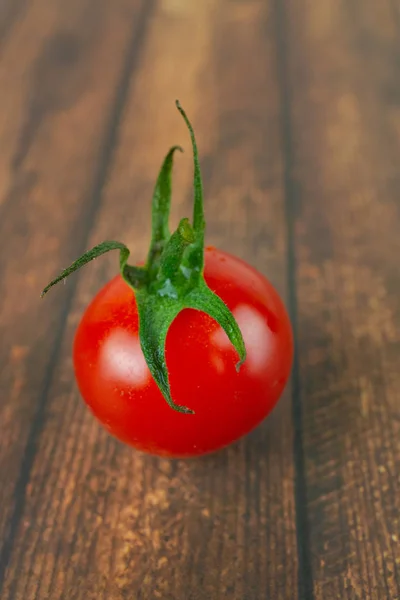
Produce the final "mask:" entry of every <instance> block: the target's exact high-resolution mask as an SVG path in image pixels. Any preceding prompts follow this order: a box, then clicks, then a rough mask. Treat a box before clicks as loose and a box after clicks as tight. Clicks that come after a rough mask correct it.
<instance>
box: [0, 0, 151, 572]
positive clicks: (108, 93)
mask: <svg viewBox="0 0 400 600" xmlns="http://www.w3.org/2000/svg"><path fill="white" fill-rule="evenodd" d="M141 6H142V5H141V4H140V3H139V2H136V3H135V2H131V3H127V2H125V1H122V0H121V2H115V3H113V5H112V8H111V7H110V5H109V4H108V3H107V2H104V3H99V2H97V1H96V2H93V1H91V0H85V1H84V2H82V1H81V0H78V1H72V2H70V3H68V6H66V5H65V3H64V2H52V3H51V5H49V3H48V2H45V1H39V0H38V1H37V2H31V3H30V4H29V8H27V10H26V13H25V17H24V19H21V20H17V21H16V22H14V25H13V34H12V35H11V36H10V37H9V38H8V39H7V40H6V43H5V45H4V46H3V48H2V61H1V64H0V89H1V95H0V139H1V153H0V156H1V160H0V182H1V183H0V188H1V189H0V281H1V290H2V294H1V297H0V336H1V348H0V365H1V367H0V389H1V396H2V402H1V406H0V423H1V436H0V472H1V479H2V485H1V486H0V496H1V497H0V504H1V506H2V510H1V516H0V540H1V541H0V552H1V554H0V581H1V580H2V579H3V577H4V575H5V569H6V567H7V564H8V561H9V558H10V552H11V547H12V540H13V537H14V533H15V530H16V529H17V527H18V526H19V525H20V518H21V514H22V512H23V506H24V503H25V499H26V485H27V482H28V478H29V473H30V469H31V466H32V461H33V457H34V455H35V451H36V447H37V440H38V438H39V437H40V430H41V428H42V427H43V425H44V421H43V419H44V406H45V403H46V399H47V394H48V387H49V381H50V379H49V378H50V375H51V373H52V370H53V368H54V364H55V360H56V356H57V352H58V350H57V348H58V346H59V343H60V339H61V335H62V331H63V328H64V326H65V322H66V319H67V314H68V306H69V302H70V298H71V291H72V290H73V284H72V287H71V288H70V290H68V289H67V292H66V293H64V294H58V296H57V298H58V299H57V301H55V302H54V303H53V304H52V305H51V306H49V305H47V306H45V305H44V304H40V298H39V294H40V289H41V287H43V285H44V284H45V282H46V280H48V279H49V278H50V277H51V276H52V274H53V273H54V271H55V270H56V269H57V268H58V267H59V265H60V263H61V264H65V263H68V262H69V261H70V260H71V259H72V257H73V256H74V255H75V253H76V252H77V251H79V250H80V249H83V246H84V243H85V236H86V231H87V229H88V226H90V225H91V222H92V220H93V218H94V214H95V211H96V207H97V204H98V197H99V188H100V187H101V184H102V181H103V179H102V178H103V176H104V175H103V163H104V162H105V160H107V156H108V154H109V152H110V149H111V148H112V145H113V138H112V135H113V131H114V129H115V123H114V121H115V118H114V112H115V109H114V106H115V103H117V104H118V103H120V102H121V100H120V98H119V96H118V94H120V91H119V88H118V81H119V80H121V77H122V76H121V72H122V71H123V69H124V60H126V59H125V56H126V54H127V50H128V48H129V45H131V46H132V44H133V42H132V41H131V40H132V36H133V35H135V36H136V38H137V39H140V37H141V32H140V31H137V30H135V29H134V30H133V32H132V23H139V25H140V23H141V21H142V20H143V19H141V18H140V14H141V13H140V10H141ZM146 10H147V9H146ZM93 14H95V16H94V17H93ZM131 54H132V53H131ZM133 54H135V53H133ZM116 89H117V90H118V92H117V93H116V91H115V90H116ZM120 95H121V94H120ZM88 114H89V115H90V119H88ZM64 292H65V290H64Z"/></svg>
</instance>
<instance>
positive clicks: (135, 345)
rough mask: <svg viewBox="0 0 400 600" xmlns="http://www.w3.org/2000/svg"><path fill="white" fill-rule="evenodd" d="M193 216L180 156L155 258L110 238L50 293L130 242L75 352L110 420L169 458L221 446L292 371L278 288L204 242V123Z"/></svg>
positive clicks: (116, 431) (90, 310)
mask: <svg viewBox="0 0 400 600" xmlns="http://www.w3.org/2000/svg"><path fill="white" fill-rule="evenodd" d="M176 105H177V108H178V110H179V111H180V113H181V115H182V117H183V119H184V120H185V123H186V125H187V127H188V130H189V133H190V136H191V142H192V149H193V159H194V210H193V218H192V220H191V221H189V219H186V218H184V219H182V220H181V221H180V223H179V225H178V227H177V229H176V231H174V232H173V233H172V234H171V233H170V230H169V226H168V223H169V212H170V203H171V173H172V164H173V157H174V154H175V152H176V151H177V150H181V148H179V147H177V146H174V147H173V148H171V150H170V151H169V152H168V154H167V156H166V158H165V160H164V163H163V165H162V167H161V171H160V174H159V176H158V179H157V182H156V185H155V189H154V194H153V200H152V237H151V243H150V249H149V252H148V256H147V261H146V262H145V264H144V266H134V265H130V264H128V258H129V254H130V252H129V250H128V248H127V247H126V246H125V244H122V243H120V242H115V241H106V242H103V243H101V244H99V245H98V246H95V247H94V248H93V249H92V250H89V251H88V252H86V253H85V254H84V255H83V256H81V257H80V258H78V260H76V261H75V262H74V263H73V264H72V265H71V266H70V267H69V268H67V269H65V270H64V271H63V272H62V273H61V274H60V275H59V276H58V277H56V278H55V279H54V280H53V281H51V282H50V283H49V284H48V285H47V287H46V288H45V289H44V290H43V292H42V296H44V294H46V293H47V291H48V290H49V289H50V288H51V287H52V286H53V285H55V284H56V283H58V282H59V281H61V280H63V279H64V278H65V277H68V275H69V274H70V273H72V272H73V271H76V270H77V269H79V268H80V267H82V266H83V265H86V264H87V263H88V262H90V261H91V260H93V259H94V258H96V257H98V256H100V255H101V254H104V253H105V252H108V251H110V250H114V249H116V250H119V252H120V273H119V274H118V275H117V276H116V277H114V278H113V279H112V280H111V281H110V282H109V283H107V284H106V285H105V286H104V287H103V289H101V290H100V292H99V293H98V294H97V295H96V296H95V297H94V298H93V300H92V302H91V303H90V304H89V306H88V307H87V309H86V311H85V313H84V315H83V317H82V320H81V322H80V324H79V326H78V328H77V331H76V335H75V340H74V347H73V359H74V370H75V375H76V380H77V383H78V387H79V390H80V392H81V395H82V397H83V399H84V400H85V402H86V403H87V405H88V406H89V408H90V409H91V411H92V412H93V414H94V415H95V416H96V417H97V419H98V420H99V421H100V422H101V423H102V424H103V426H104V427H105V428H106V429H107V430H108V431H109V432H110V433H111V434H112V435H114V436H115V437H117V438H118V439H119V440H121V441H122V442H125V443H126V444H129V445H131V446H133V447H135V448H137V449H138V450H141V451H145V452H149V453H152V454H156V455H161V456H168V457H193V456H198V455H202V454H206V453H209V452H213V451H216V450H218V449H220V448H222V447H224V446H227V445H229V444H231V443H232V442H234V441H235V440H237V439H239V438H240V437H242V436H243V435H245V434H247V433H248V432H249V431H251V430H252V429H253V428H254V427H256V426H257V425H258V424H259V423H260V422H261V421H262V420H263V419H264V418H265V417H266V416H267V415H268V414H269V413H270V412H271V410H272V409H273V407H274V406H275V404H276V403H277V401H278V399H279V397H280V396H281V394H282V391H283V389H284V387H285V385H286V382H287V380H288V377H289V374H290V370H291V365H292V358H293V338H292V330H291V326H290V321H289V318H288V315H287V312H286V310H285V307H284V305H283V303H282V300H281V299H280V297H279V295H278V293H277V292H276V291H275V289H274V287H273V286H272V285H271V283H270V282H269V281H268V280H267V279H266V278H265V277H264V276H263V275H262V274H261V273H259V272H258V271H256V270H255V269H254V268H252V267H251V266H250V265H248V264H247V263H246V262H244V261H242V260H240V259H239V258H237V257H235V256H232V255H230V254H227V253H226V252H223V251H221V250H218V249H216V248H211V247H206V248H205V245H204V234H205V220H204V209H203V187H202V179H201V173H200V165H199V159H198V151H197V145H196V139H195V135H194V132H193V128H192V126H191V124H190V122H189V120H188V117H187V116H186V113H185V111H184V110H183V109H182V107H181V105H180V104H179V102H178V101H177V102H176Z"/></svg>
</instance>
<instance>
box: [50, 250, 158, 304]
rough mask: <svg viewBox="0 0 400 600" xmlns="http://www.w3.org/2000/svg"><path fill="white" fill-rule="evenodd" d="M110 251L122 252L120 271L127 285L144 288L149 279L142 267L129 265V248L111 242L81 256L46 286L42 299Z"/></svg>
mask: <svg viewBox="0 0 400 600" xmlns="http://www.w3.org/2000/svg"><path fill="white" fill-rule="evenodd" d="M110 250H119V251H120V257H119V265H120V271H121V275H122V276H123V278H124V279H125V280H126V281H127V283H129V285H131V286H132V287H134V288H138V289H139V288H140V287H142V285H144V284H145V282H146V279H147V272H146V270H145V269H144V268H142V267H133V266H130V265H128V264H127V262H128V258H129V255H130V251H129V248H128V247H127V246H125V244H122V242H114V241H109V242H102V243H101V244H98V245H97V246H94V248H92V249H91V250H88V251H87V252H85V254H82V256H80V257H79V258H78V259H77V260H75V261H74V262H73V263H72V265H70V266H69V267H67V268H66V269H64V271H61V273H60V274H59V275H58V277H56V278H55V279H53V280H52V281H50V283H49V284H47V285H46V287H45V288H44V290H43V291H42V293H41V297H42V298H43V296H44V295H45V294H47V292H48V291H49V289H50V288H52V287H53V285H56V283H59V282H60V281H62V280H63V279H66V278H67V277H68V276H69V275H71V273H73V272H74V271H77V270H78V269H80V268H81V267H84V266H85V265H87V263H89V262H90V261H92V260H94V259H95V258H97V257H98V256H101V255H102V254H106V252H110Z"/></svg>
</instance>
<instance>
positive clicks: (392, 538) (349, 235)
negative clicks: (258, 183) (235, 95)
mask: <svg viewBox="0 0 400 600" xmlns="http://www.w3.org/2000/svg"><path fill="white" fill-rule="evenodd" d="M394 10H395V6H394V4H393V3H392V4H391V3H390V2H386V1H384V2H380V3H379V4H377V3H375V2H372V1H366V2H364V1H363V2H358V1H357V0H351V1H349V2H336V0H323V1H322V2H318V3H317V2H311V1H307V0H303V1H296V2H294V1H292V2H289V3H287V10H286V18H285V24H286V31H285V34H286V38H285V39H286V44H287V48H288V51H287V57H288V60H287V64H286V67H287V68H288V86H287V89H286V94H287V102H288V103H289V104H290V111H289V115H288V116H289V119H290V120H291V139H290V149H291V152H292V156H291V160H292V164H291V168H292V173H291V178H292V179H291V181H292V183H291V186H290V188H289V190H288V191H289V193H290V195H291V197H290V198H289V203H290V207H291V211H292V214H293V215H294V219H295V227H294V236H295V252H296V261H297V287H296V290H295V291H296V295H297V300H298V309H297V310H298V332H299V349H300V353H299V375H300V377H299V379H300V392H301V402H302V414H303V419H302V431H303V440H304V453H305V469H306V474H307V493H306V495H307V506H308V521H309V527H310V533H309V540H310V552H311V556H312V576H313V581H314V583H313V595H314V597H315V598H316V599H321V600H322V599H323V600H330V599H334V598H335V599H336V598H341V599H343V598H349V599H350V598H351V599H360V600H361V599H365V598H368V599H371V600H372V599H373V600H375V599H376V600H378V599H383V598H387V599H395V598H400V535H399V534H400V522H399V514H400V510H399V509H400V493H399V492H400V486H399V484H400V480H399V473H400V396H399V390H400V371H399V349H400V334H399V331H400V330H399V325H400V312H399V290H400V285H399V284H400V281H399V256H400V243H399V230H400V212H399V198H398V195H399V191H398V183H399V172H398V165H399V156H400V137H399V134H400V127H399V125H400V106H399V99H400V95H399V93H400V87H399V56H400V55H399V48H400V46H399V37H398V36H399V30H398V19H397V21H396V18H395V17H396V14H395V13H394ZM396 10H398V7H397V8H396Z"/></svg>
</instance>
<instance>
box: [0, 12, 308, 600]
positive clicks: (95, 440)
mask: <svg viewBox="0 0 400 600" xmlns="http://www.w3.org/2000/svg"><path fill="white" fill-rule="evenodd" d="M269 23H270V6H269V4H268V3H266V2H264V1H260V0H251V1H250V2H235V3H231V2H229V1H228V0H223V1H222V2H221V1H220V0H206V1H204V2H183V1H179V0H174V1H172V0H164V1H163V2H160V3H159V5H158V10H157V12H156V15H155V17H154V19H153V20H152V23H151V28H150V30H149V35H148V38H147V42H146V46H145V50H144V54H143V58H142V61H141V65H140V70H139V72H138V74H137V77H136V79H135V82H134V83H133V85H132V88H131V95H130V100H129V104H128V107H127V109H126V111H125V118H124V122H123V126H122V128H121V136H120V140H119V149H118V153H117V155H116V160H115V163H114V166H113V169H112V173H111V176H110V178H109V183H108V185H107V188H106V191H105V195H104V197H103V199H102V206H101V211H100V213H99V215H98V218H97V219H96V222H95V224H94V227H93V232H92V235H91V240H90V242H91V244H94V243H96V242H98V241H100V240H102V239H105V238H118V239H121V240H123V241H126V242H127V243H129V244H130V246H131V248H132V251H133V256H134V257H136V258H137V259H140V258H143V257H144V254H145V252H146V248H147V244H148V240H149V232H150V228H149V225H150V223H149V212H148V208H149V201H150V197H151V193H152V188H153V184H154V181H155V177H156V174H157V170H158V168H159V164H160V162H161V159H162V157H163V155H164V153H165V151H166V150H167V149H168V147H169V146H170V145H171V144H173V143H181V144H182V145H183V146H184V147H185V148H186V150H187V152H186V154H185V155H184V156H183V157H179V159H177V165H176V172H175V174H176V179H175V182H176V184H175V200H174V210H173V220H174V221H175V222H176V221H177V218H178V213H179V216H182V215H184V214H188V213H190V211H191V194H192V182H191V178H192V165H191V157H190V144H189V139H188V135H187V131H186V130H185V128H184V125H183V124H182V122H181V119H180V117H179V115H178V114H177V112H176V109H175V108H174V104H173V103H174V100H175V97H178V98H179V99H180V100H181V102H182V104H183V105H184V106H185V108H186V109H187V111H188V113H189V114H190V116H191V118H192V120H193V123H194V125H195V128H196V131H197V134H198V143H199V147H200V150H201V160H202V164H203V166H204V174H205V184H206V186H205V187H206V196H207V206H206V211H207V217H208V221H209V228H208V240H209V242H210V243H214V244H218V245H219V246H222V247H224V248H225V249H227V250H231V251H235V252H236V253H237V254H239V255H241V256H243V257H244V258H245V259H248V260H249V261H250V262H252V263H253V264H254V265H255V266H256V267H258V268H260V269H261V270H263V271H265V272H266V273H267V274H268V275H269V276H270V277H271V279H272V280H273V282H274V283H275V284H276V286H277V287H278V288H279V289H280V291H281V292H282V293H285V281H286V274H285V245H286V242H285V225H284V212H283V196H282V185H281V181H282V165H281V158H280V157H281V153H280V143H279V137H280V134H279V126H278V122H279V121H278V115H279V104H278V97H277V89H276V86H274V81H275V79H276V72H275V65H276V60H275V55H274V42H273V29H272V28H271V27H270V26H269ZM250 64H251V65H252V68H251V69H249V65H250ZM115 258H116V257H113V258H110V259H109V260H107V258H105V259H104V261H100V260H99V261H96V263H95V264H93V265H91V267H89V268H88V269H87V270H86V272H85V274H84V276H83V277H81V278H80V280H79V286H78V293H77V295H76V297H75V299H74V302H73V307H72V311H71V313H70V316H69V319H68V327H67V331H66V335H65V337H64V338H63V343H62V354H61V357H60V359H59V360H58V361H57V366H56V368H55V371H54V375H53V377H52V381H51V385H50V390H49V395H48V396H49V399H48V403H47V405H46V409H45V417H46V419H45V426H44V427H43V428H42V431H41V435H40V438H39V439H38V444H37V453H36V456H35V458H34V461H33V465H32V470H31V473H30V479H29V484H28V487H27V492H28V495H27V498H26V503H25V507H24V512H23V515H22V518H21V526H20V527H19V529H18V531H17V533H16V538H15V543H14V550H13V553H12V556H11V561H10V566H9V570H8V573H7V579H6V582H5V586H4V590H3V597H4V600H8V599H10V600H11V598H13V600H14V599H15V598H17V599H19V598H23V599H24V600H30V599H33V598H52V600H57V599H59V598H60V599H61V598H65V597H68V598H74V599H76V600H79V599H83V598H85V599H86V600H88V599H91V598H93V599H96V600H101V599H107V600H116V599H123V598H129V599H131V598H135V599H140V598H143V599H144V598H148V599H154V598H163V599H165V600H166V599H174V600H181V599H182V600H188V599H189V598H190V599H194V600H205V599H207V600H208V599H209V598H213V599H215V600H218V599H219V598H221V599H222V598H232V599H238V600H239V599H240V600H241V599H243V598H246V599H248V600H258V599H259V598H266V597H268V598H274V599H275V598H276V599H282V600H286V599H287V598H289V597H290V598H293V599H294V600H295V599H296V598H297V594H296V589H297V573H296V570H297V559H296V543H295V524H294V500H293V497H294V494H293V464H292V450H293V449H292V428H291V412H290V406H288V396H287V397H286V399H284V400H282V402H281V404H280V405H279V408H278V409H277V410H276V411H275V413H274V415H273V416H272V417H271V418H270V419H269V420H268V421H267V422H266V423H265V424H264V425H263V426H261V427H260V428H259V429H258V430H257V431H255V432H254V433H253V434H252V435H250V436H248V437H247V438H246V439H245V440H243V441H242V442H241V443H239V444H237V445H235V447H232V448H230V449H228V450H226V451H223V452H221V453H218V454H216V455H215V456H211V457H207V458H204V459H199V460H195V461H168V460H161V459H160V460H159V459H156V458H152V457H147V456H144V455H141V454H139V453H137V452H134V451H132V450H131V449H129V448H127V447H124V446H122V445H121V444H119V443H117V442H116V441H115V440H113V439H112V438H110V437H109V436H108V435H107V433H106V432H104V431H103V430H102V429H101V428H100V427H99V426H98V425H97V424H96V423H95V421H94V420H93V418H92V416H91V415H90V414H89V412H88V411H87V410H86V409H85V407H84V406H83V404H82V402H81V400H80V399H79V397H78V394H77V391H76V388H75V384H74V382H73V374H72V364H71V358H70V352H71V342H72V336H73V332H74V328H75V326H76V324H77V322H78V320H79V318H80V315H81V313H82V310H83V309H84V306H85V305H86V303H87V301H88V300H89V299H90V298H91V296H92V295H93V293H94V292H95V291H96V290H97V289H99V287H100V285H102V284H103V283H104V282H105V281H106V280H107V279H108V278H109V277H110V276H111V275H112V274H113V273H114V272H115V266H116V262H115ZM68 285H71V284H67V286H68ZM63 293H65V290H64V289H61V291H60V292H59V295H58V296H57V298H54V297H53V298H52V299H51V298H50V297H49V298H48V300H47V302H48V303H50V304H53V303H56V302H57V301H59V297H60V294H63Z"/></svg>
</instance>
